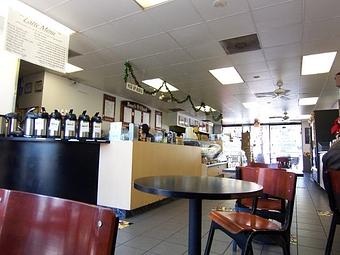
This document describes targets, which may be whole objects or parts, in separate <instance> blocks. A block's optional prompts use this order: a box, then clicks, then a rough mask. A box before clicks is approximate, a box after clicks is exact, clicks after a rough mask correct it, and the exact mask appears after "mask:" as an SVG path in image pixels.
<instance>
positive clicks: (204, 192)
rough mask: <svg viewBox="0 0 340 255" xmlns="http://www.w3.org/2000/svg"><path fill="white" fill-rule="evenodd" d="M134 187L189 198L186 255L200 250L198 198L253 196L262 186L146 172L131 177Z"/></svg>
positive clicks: (200, 217) (164, 194) (153, 192)
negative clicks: (134, 178) (147, 173)
mask: <svg viewBox="0 0 340 255" xmlns="http://www.w3.org/2000/svg"><path fill="white" fill-rule="evenodd" d="M134 187H135V188H136V189H137V190H140V191H143V192H147V193H151V194H156V195H162V196H166V197H177V198H187V199H189V251H188V253H189V255H193V254H195V255H197V254H201V232H202V199H209V200H220V199H221V200H222V199H238V198H244V197H255V196H259V195H261V194H262V189H263V187H262V186H261V185H258V184H256V183H252V182H246V181H241V180H235V179H229V178H220V177H207V176H150V177H144V178H140V179H136V180H135V181H134Z"/></svg>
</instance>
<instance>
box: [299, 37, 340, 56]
mask: <svg viewBox="0 0 340 255" xmlns="http://www.w3.org/2000/svg"><path fill="white" fill-rule="evenodd" d="M339 40H340V37H337V38H332V39H328V40H317V41H309V42H304V43H303V45H302V53H303V55H308V54H316V53H322V52H329V51H339V50H340V44H339Z"/></svg>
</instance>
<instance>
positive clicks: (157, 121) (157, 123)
mask: <svg viewBox="0 0 340 255" xmlns="http://www.w3.org/2000/svg"><path fill="white" fill-rule="evenodd" d="M155 129H156V130H161V129H162V112H159V111H155Z"/></svg>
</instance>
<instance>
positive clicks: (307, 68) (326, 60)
mask: <svg viewBox="0 0 340 255" xmlns="http://www.w3.org/2000/svg"><path fill="white" fill-rule="evenodd" d="M336 53H337V52H336V51H333V52H325V53H320V54H312V55H306V56H303V57H302V69H301V75H309V74H318V73H328V72H329V71H330V70H331V68H332V65H333V62H334V59H335V56H336Z"/></svg>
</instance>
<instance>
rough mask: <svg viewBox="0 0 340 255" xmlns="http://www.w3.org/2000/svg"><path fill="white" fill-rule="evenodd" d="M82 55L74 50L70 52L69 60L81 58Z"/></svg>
mask: <svg viewBox="0 0 340 255" xmlns="http://www.w3.org/2000/svg"><path fill="white" fill-rule="evenodd" d="M80 55H81V54H80V53H78V52H75V51H73V50H71V49H69V50H68V58H69V59H70V58H74V57H77V56H80Z"/></svg>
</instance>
